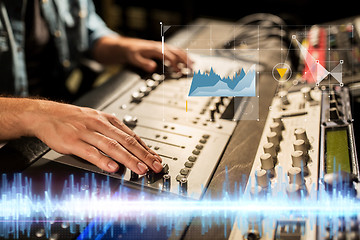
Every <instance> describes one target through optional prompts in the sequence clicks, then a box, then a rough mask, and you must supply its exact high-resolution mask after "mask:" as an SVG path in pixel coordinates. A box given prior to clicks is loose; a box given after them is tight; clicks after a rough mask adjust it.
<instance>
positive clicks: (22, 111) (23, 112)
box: [0, 97, 40, 140]
mask: <svg viewBox="0 0 360 240" xmlns="http://www.w3.org/2000/svg"><path fill="white" fill-rule="evenodd" d="M39 104H40V102H39V101H36V100H33V99H26V98H5V97H0V140H8V139H14V138H19V137H21V136H31V135H32V134H33V133H31V131H30V130H29V126H28V124H29V122H32V121H34V120H35V119H29V118H32V116H34V114H33V113H34V111H35V109H37V108H39V107H40V106H39Z"/></svg>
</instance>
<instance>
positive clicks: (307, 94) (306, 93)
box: [301, 87, 313, 102]
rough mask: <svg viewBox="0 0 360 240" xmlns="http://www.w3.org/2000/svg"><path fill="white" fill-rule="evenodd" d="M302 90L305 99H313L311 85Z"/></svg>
mask: <svg viewBox="0 0 360 240" xmlns="http://www.w3.org/2000/svg"><path fill="white" fill-rule="evenodd" d="M301 92H302V94H303V98H304V100H305V101H308V102H310V101H312V100H313V99H312V97H311V88H310V87H303V88H301Z"/></svg>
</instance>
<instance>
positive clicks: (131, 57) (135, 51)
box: [120, 38, 192, 72]
mask: <svg viewBox="0 0 360 240" xmlns="http://www.w3.org/2000/svg"><path fill="white" fill-rule="evenodd" d="M120 41H121V43H120V44H121V45H122V46H123V48H124V51H125V56H126V58H127V61H128V62H129V63H130V64H132V65H134V66H137V67H139V68H142V69H143V70H145V71H147V72H153V71H155V69H156V67H157V66H156V62H155V61H154V60H153V59H158V60H162V59H163V54H162V43H161V42H156V41H148V40H142V39H135V38H121V39H120ZM164 58H165V59H164V60H165V61H168V62H169V64H170V66H171V67H172V68H173V69H174V70H175V71H179V70H180V69H179V63H182V64H184V65H185V66H188V65H191V64H192V61H191V60H190V59H189V58H188V56H187V54H186V53H185V52H184V51H183V50H181V49H178V48H175V47H173V46H170V45H167V44H164Z"/></svg>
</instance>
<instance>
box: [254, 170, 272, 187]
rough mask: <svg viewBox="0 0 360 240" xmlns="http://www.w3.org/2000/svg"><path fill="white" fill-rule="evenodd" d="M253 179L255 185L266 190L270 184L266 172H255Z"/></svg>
mask: <svg viewBox="0 0 360 240" xmlns="http://www.w3.org/2000/svg"><path fill="white" fill-rule="evenodd" d="M255 178H256V182H257V185H258V186H260V187H262V188H267V187H268V186H269V182H270V176H269V174H268V173H267V171H266V170H264V169H260V170H256V171H255Z"/></svg>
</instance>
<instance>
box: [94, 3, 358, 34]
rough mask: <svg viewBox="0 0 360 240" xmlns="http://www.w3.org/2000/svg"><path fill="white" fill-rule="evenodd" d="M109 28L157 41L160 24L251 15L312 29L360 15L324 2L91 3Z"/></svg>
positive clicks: (350, 8) (350, 7) (351, 5)
mask: <svg viewBox="0 0 360 240" xmlns="http://www.w3.org/2000/svg"><path fill="white" fill-rule="evenodd" d="M94 2H95V5H96V8H97V11H98V13H99V15H100V16H102V17H103V19H104V20H105V22H106V23H107V24H108V25H109V26H110V28H112V29H114V30H116V31H118V32H120V33H122V34H124V35H127V36H133V37H140V38H145V39H152V40H160V24H159V22H160V21H162V22H163V23H164V24H165V25H185V24H189V23H191V22H192V21H193V20H194V19H196V18H199V17H206V18H214V19H219V20H228V21H233V22H234V21H237V20H239V19H240V18H242V17H244V16H246V15H249V14H252V13H260V12H261V13H272V14H275V15H278V16H280V17H281V18H283V19H284V20H285V22H286V23H287V24H288V25H293V26H294V25H313V24H317V23H324V22H328V21H334V20H337V19H340V18H347V17H351V16H354V15H358V14H359V13H360V11H359V10H360V9H359V7H358V5H357V4H356V1H350V0H342V1H325V0H320V1H316V0H313V1H311V0H298V1H293V0H256V1H254V0H247V1H246V0H236V1H230V0H221V1H214V0H213V1H211V0H208V1H205V0H183V1H169V0H168V1H164V0H158V1H149V0H94Z"/></svg>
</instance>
